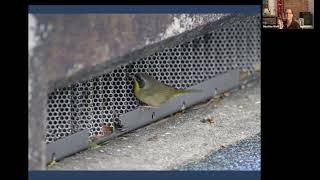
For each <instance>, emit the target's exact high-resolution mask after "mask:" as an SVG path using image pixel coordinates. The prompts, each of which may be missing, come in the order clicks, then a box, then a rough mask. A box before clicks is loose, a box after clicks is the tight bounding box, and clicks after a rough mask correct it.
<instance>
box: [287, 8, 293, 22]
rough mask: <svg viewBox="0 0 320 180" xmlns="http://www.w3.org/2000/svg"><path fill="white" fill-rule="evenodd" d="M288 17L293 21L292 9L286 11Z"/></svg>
mask: <svg viewBox="0 0 320 180" xmlns="http://www.w3.org/2000/svg"><path fill="white" fill-rule="evenodd" d="M286 17H287V19H288V20H292V18H293V14H292V11H291V9H287V10H286Z"/></svg>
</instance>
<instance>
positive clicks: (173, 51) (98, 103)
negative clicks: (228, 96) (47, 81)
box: [46, 16, 260, 143]
mask: <svg viewBox="0 0 320 180" xmlns="http://www.w3.org/2000/svg"><path fill="white" fill-rule="evenodd" d="M257 62H260V17H256V16H253V17H246V18H243V20H242V21H238V22H236V23H234V24H232V25H230V26H228V27H226V28H222V29H215V30H213V31H212V32H210V33H207V34H204V35H202V36H201V37H198V38H196V39H194V40H192V41H190V42H185V43H182V44H180V45H178V46H176V47H174V48H166V49H164V50H163V51H160V52H157V53H154V54H153V55H151V56H148V57H145V58H143V59H140V60H138V61H136V62H132V63H130V64H127V65H123V66H121V67H119V68H117V69H115V70H113V71H112V72H110V73H106V74H103V75H101V76H98V77H95V78H94V79H91V80H89V81H85V82H77V83H74V84H72V85H70V86H68V87H65V88H61V89H56V90H55V91H54V92H51V93H50V94H49V97H48V109H47V112H48V114H47V121H48V123H47V135H46V141H47V143H50V142H54V141H56V140H58V139H60V138H63V137H66V136H69V135H71V134H73V133H75V132H78V131H80V130H83V129H85V128H88V129H90V136H96V135H103V132H102V130H101V128H102V126H103V125H106V124H108V123H109V125H110V126H111V127H113V128H114V126H115V121H117V120H118V117H119V115H120V114H123V113H126V112H129V111H131V110H133V109H135V108H137V106H139V101H138V100H137V99H136V98H135V96H134V94H133V82H132V79H129V78H128V77H127V75H126V74H134V73H137V72H146V73H148V74H150V75H152V76H153V77H155V78H156V79H158V80H160V81H161V82H163V83H165V84H167V85H170V86H174V87H176V88H179V89H180V88H183V89H184V88H187V87H189V86H192V85H195V84H197V83H200V82H203V81H205V80H208V79H210V78H213V77H215V76H216V75H217V74H220V73H224V72H227V71H229V70H233V69H236V68H239V69H244V70H248V71H253V69H254V64H255V63H257Z"/></svg>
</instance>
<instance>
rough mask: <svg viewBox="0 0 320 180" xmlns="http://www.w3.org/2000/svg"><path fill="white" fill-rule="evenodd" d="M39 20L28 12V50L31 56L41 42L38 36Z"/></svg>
mask: <svg viewBox="0 0 320 180" xmlns="http://www.w3.org/2000/svg"><path fill="white" fill-rule="evenodd" d="M36 27H37V20H36V18H35V17H34V16H33V15H32V14H28V50H29V57H31V56H32V54H33V49H34V48H35V47H36V46H37V44H38V43H39V40H40V37H39V36H36Z"/></svg>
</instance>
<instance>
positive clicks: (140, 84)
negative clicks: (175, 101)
mask: <svg viewBox="0 0 320 180" xmlns="http://www.w3.org/2000/svg"><path fill="white" fill-rule="evenodd" d="M131 77H132V78H133V79H134V85H133V90H134V95H135V96H136V97H137V98H138V99H139V100H140V101H142V102H144V103H146V104H147V105H149V106H152V107H159V106H160V105H162V104H164V103H166V102H167V101H169V100H170V99H172V98H174V97H176V96H179V95H182V94H186V93H193V92H201V90H191V89H176V88H174V87H170V86H167V85H165V84H163V83H161V82H160V81H158V80H156V79H154V78H153V77H151V76H149V75H148V74H145V73H137V74H135V75H134V76H131Z"/></svg>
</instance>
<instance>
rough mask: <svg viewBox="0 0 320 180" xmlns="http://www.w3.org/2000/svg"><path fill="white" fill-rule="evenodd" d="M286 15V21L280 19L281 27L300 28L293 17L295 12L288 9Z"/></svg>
mask: <svg viewBox="0 0 320 180" xmlns="http://www.w3.org/2000/svg"><path fill="white" fill-rule="evenodd" d="M285 15H286V21H285V22H283V21H282V20H281V19H279V20H278V24H279V29H300V25H299V23H298V22H297V21H295V20H294V19H293V14H292V10H291V9H287V10H286V13H285Z"/></svg>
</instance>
